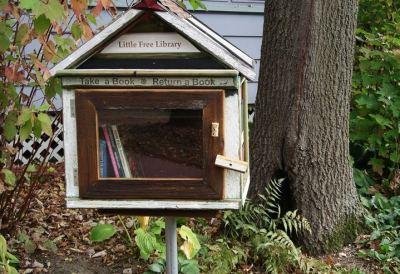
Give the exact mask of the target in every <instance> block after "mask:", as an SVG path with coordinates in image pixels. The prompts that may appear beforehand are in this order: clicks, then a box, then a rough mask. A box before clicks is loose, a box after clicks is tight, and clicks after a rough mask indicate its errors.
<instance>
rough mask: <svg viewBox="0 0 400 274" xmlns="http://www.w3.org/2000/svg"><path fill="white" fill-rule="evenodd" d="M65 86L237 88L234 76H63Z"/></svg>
mask: <svg viewBox="0 0 400 274" xmlns="http://www.w3.org/2000/svg"><path fill="white" fill-rule="evenodd" d="M62 83H63V86H65V87H83V86H86V87H225V88H236V87H237V83H236V81H235V78H233V77H212V76H210V77H157V76H153V77H134V76H131V77H118V76H114V77H113V76H108V77H107V76H104V77H96V76H90V77H63V78H62Z"/></svg>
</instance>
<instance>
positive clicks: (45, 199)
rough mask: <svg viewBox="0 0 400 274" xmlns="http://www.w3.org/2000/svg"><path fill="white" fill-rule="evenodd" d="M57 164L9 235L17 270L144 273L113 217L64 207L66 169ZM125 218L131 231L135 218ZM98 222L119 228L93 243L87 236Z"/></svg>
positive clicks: (32, 271) (23, 271) (144, 265)
mask: <svg viewBox="0 0 400 274" xmlns="http://www.w3.org/2000/svg"><path fill="white" fill-rule="evenodd" d="M57 170H58V173H57V175H56V176H54V178H53V180H52V182H51V183H46V184H43V187H42V188H41V189H40V191H39V193H38V196H37V199H35V202H34V203H33V206H32V209H31V210H30V211H29V213H28V214H27V216H26V218H25V219H24V221H23V222H22V223H20V224H19V225H18V228H17V232H16V236H15V237H14V238H15V239H14V240H11V247H12V248H15V252H14V254H16V255H17V257H18V258H19V259H20V261H21V264H20V266H21V269H20V273H46V272H48V273H143V272H144V267H146V263H145V262H143V261H140V260H139V259H138V258H139V256H138V255H137V254H132V250H131V249H130V248H129V243H127V242H126V240H125V238H123V237H125V236H124V235H125V234H124V231H123V227H122V225H121V224H119V223H118V219H117V217H110V216H104V215H100V214H98V212H97V211H96V210H87V209H81V210H71V209H67V208H66V206H65V186H64V180H63V178H64V174H63V171H62V167H59V168H57ZM123 221H124V223H125V225H126V226H127V227H128V229H130V230H131V232H132V234H133V228H132V226H133V224H134V220H133V219H132V218H129V217H123ZM99 222H102V223H111V224H114V225H115V226H116V227H117V229H118V233H117V234H116V236H114V237H113V238H111V239H110V240H107V241H105V242H104V243H98V244H96V243H93V242H91V241H90V240H89V234H90V230H91V229H92V227H93V226H95V225H96V224H97V223H99ZM23 235H27V236H28V237H27V238H28V241H24V240H23Z"/></svg>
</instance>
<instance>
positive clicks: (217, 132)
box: [50, 1, 255, 216]
mask: <svg viewBox="0 0 400 274" xmlns="http://www.w3.org/2000/svg"><path fill="white" fill-rule="evenodd" d="M50 73H51V74H52V75H53V76H54V77H59V78H60V79H61V82H62V86H63V95H62V98H63V117H64V118H63V119H64V120H63V124H64V142H65V144H64V148H65V173H66V183H67V186H66V189H67V198H66V199H67V207H69V208H98V209H103V210H106V211H107V210H111V211H124V210H126V211H129V212H131V211H134V212H140V213H143V214H145V215H175V216H180V215H181V216H185V215H190V214H191V215H201V214H202V213H213V212H215V211H217V210H221V209H238V208H240V206H241V205H242V204H243V202H244V200H245V198H246V193H247V190H248V186H249V183H250V179H249V144H248V142H249V141H248V126H247V124H248V119H247V117H248V110H247V91H246V87H247V79H250V80H254V78H255V72H254V61H253V60H252V59H251V58H250V57H249V56H247V55H246V54H244V53H243V52H242V51H240V50H239V49H237V48H236V47H235V46H233V45H232V44H230V43H229V42H227V41H226V40H224V39H223V38H222V37H220V36H219V35H217V34H216V33H215V32H213V31H212V30H211V29H209V28H208V27H206V26H205V25H203V24H202V23H201V22H200V21H198V20H197V19H196V18H194V17H193V16H192V15H191V14H189V13H188V12H187V11H185V10H184V9H182V8H181V7H179V6H178V5H177V4H175V3H174V2H172V1H163V2H162V3H157V8H156V9H154V8H153V9H149V8H146V7H142V9H139V8H138V7H136V8H135V7H134V8H132V9H129V10H128V11H126V12H125V13H124V14H122V15H121V16H119V17H118V18H116V19H115V20H114V22H113V23H111V24H110V25H109V26H107V27H106V28H105V29H103V30H102V31H101V32H99V33H98V34H97V35H96V36H95V37H93V38H92V39H91V40H89V41H88V42H86V43H85V44H83V45H82V46H81V47H80V48H78V49H77V50H76V51H75V52H73V53H72V54H70V55H69V56H68V57H66V58H65V59H64V60H63V61H61V62H60V63H59V64H57V65H56V66H55V67H53V68H52V69H51V70H50Z"/></svg>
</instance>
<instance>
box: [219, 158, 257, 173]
mask: <svg viewBox="0 0 400 274" xmlns="http://www.w3.org/2000/svg"><path fill="white" fill-rule="evenodd" d="M215 165H216V166H219V167H222V168H225V169H230V170H233V171H238V172H241V173H245V172H246V171H247V168H248V166H249V164H248V163H247V162H244V161H240V160H237V159H231V158H228V157H225V156H223V155H217V158H216V159H215Z"/></svg>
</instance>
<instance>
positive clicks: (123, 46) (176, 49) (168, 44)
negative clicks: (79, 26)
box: [101, 32, 200, 54]
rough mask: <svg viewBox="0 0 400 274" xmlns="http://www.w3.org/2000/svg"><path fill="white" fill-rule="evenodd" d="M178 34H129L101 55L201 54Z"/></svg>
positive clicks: (112, 44) (120, 38)
mask: <svg viewBox="0 0 400 274" xmlns="http://www.w3.org/2000/svg"><path fill="white" fill-rule="evenodd" d="M199 52H200V51H199V50H198V49H197V48H196V47H194V46H193V45H192V44H191V43H190V42H189V41H188V40H186V39H185V38H183V37H182V36H181V35H179V34H178V33H174V32H171V33H169V32H166V33H165V32H164V33H158V32H154V33H129V34H124V35H121V36H120V37H119V38H117V39H116V40H114V41H113V42H111V44H109V45H108V46H107V47H105V48H104V49H103V50H102V51H101V54H115V53H199Z"/></svg>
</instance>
